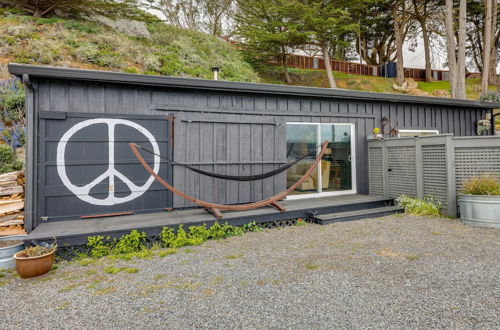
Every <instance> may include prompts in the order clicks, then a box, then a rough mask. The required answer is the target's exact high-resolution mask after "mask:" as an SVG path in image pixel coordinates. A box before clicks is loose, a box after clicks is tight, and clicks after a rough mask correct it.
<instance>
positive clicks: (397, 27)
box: [392, 2, 405, 86]
mask: <svg viewBox="0 0 500 330" xmlns="http://www.w3.org/2000/svg"><path fill="white" fill-rule="evenodd" d="M397 7H399V2H398V4H397V5H396V6H395V7H394V8H393V9H392V20H393V22H394V34H395V36H396V70H397V76H396V83H397V84H398V85H399V86H401V85H402V84H403V83H404V82H405V72H404V62H403V42H404V40H403V31H402V30H403V27H402V26H401V23H402V17H401V15H399V14H398V12H397Z"/></svg>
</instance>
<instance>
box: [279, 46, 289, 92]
mask: <svg viewBox="0 0 500 330" xmlns="http://www.w3.org/2000/svg"><path fill="white" fill-rule="evenodd" d="M281 63H282V64H283V74H284V77H285V84H287V85H291V84H292V79H291V78H290V74H289V73H288V64H287V63H286V50H285V47H282V48H281Z"/></svg>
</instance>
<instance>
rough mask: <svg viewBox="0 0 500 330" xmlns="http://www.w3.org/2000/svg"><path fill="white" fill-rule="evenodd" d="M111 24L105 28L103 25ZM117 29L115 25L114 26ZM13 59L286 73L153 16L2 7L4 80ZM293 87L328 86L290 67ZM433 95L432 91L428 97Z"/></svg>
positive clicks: (441, 91) (161, 71) (277, 80)
mask: <svg viewBox="0 0 500 330" xmlns="http://www.w3.org/2000/svg"><path fill="white" fill-rule="evenodd" d="M104 23H106V24H104ZM110 26H113V27H110ZM9 62H17V63H27V64H38V65H52V66H63V67H73V68H83V69H95V70H109V71H120V72H129V73H143V74H152V75H167V76H179V77H190V78H202V79H212V72H211V68H212V67H213V66H218V67H220V68H221V72H220V74H219V77H220V79H222V80H231V81H245V82H264V83H272V84H283V80H282V76H281V75H282V73H281V68H280V67H278V66H266V65H262V64H261V67H260V68H258V69H256V70H254V69H253V68H252V67H251V66H250V64H248V63H247V62H245V61H244V60H243V57H242V55H241V54H240V53H239V51H238V50H237V49H235V48H234V47H233V46H231V45H230V44H229V43H227V42H225V41H223V40H220V39H217V38H214V37H212V36H210V35H207V34H205V33H200V32H194V31H191V30H186V29H179V28H175V27H172V26H169V25H166V24H164V23H162V22H160V21H158V20H157V19H156V18H155V17H151V21H150V22H148V23H141V22H131V21H124V20H121V21H117V22H114V23H113V24H110V23H109V20H107V21H106V20H103V19H101V20H100V21H99V22H95V21H88V20H83V19H79V20H76V19H63V18H34V17H32V16H24V15H21V14H19V13H17V12H16V11H14V10H8V9H2V8H0V79H2V78H6V77H7V76H8V72H7V69H6V64H7V63H9ZM290 75H291V78H292V81H293V84H294V85H299V86H311V87H328V82H327V79H326V74H325V72H324V71H321V70H303V69H290ZM334 76H335V79H336V81H337V85H338V87H339V88H343V89H350V90H357V91H369V92H378V93H396V94H400V93H401V92H399V91H396V90H394V89H393V88H392V85H393V84H394V83H395V80H394V79H387V78H382V77H371V76H356V75H349V74H344V73H340V72H334ZM479 85H480V81H479V79H467V82H466V89H467V97H468V98H469V99H477V98H478V96H479V92H478V91H479V90H480V86H479ZM448 90H449V82H447V81H437V82H429V83H426V82H419V83H418V90H417V91H416V92H417V94H415V95H429V96H446V94H447V91H448ZM427 93H428V94H427Z"/></svg>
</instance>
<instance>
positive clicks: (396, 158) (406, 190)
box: [387, 147, 417, 198]
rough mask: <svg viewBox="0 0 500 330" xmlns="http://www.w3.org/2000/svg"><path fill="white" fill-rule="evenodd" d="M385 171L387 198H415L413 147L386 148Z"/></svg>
mask: <svg viewBox="0 0 500 330" xmlns="http://www.w3.org/2000/svg"><path fill="white" fill-rule="evenodd" d="M387 170H388V172H387V193H388V196H389V197H392V198H397V197H399V196H401V195H407V196H410V197H416V195H417V188H416V186H417V183H416V169H415V147H388V148H387Z"/></svg>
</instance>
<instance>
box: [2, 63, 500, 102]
mask: <svg viewBox="0 0 500 330" xmlns="http://www.w3.org/2000/svg"><path fill="white" fill-rule="evenodd" d="M8 69H9V72H10V73H11V74H13V75H16V76H18V77H22V75H24V74H26V75H28V76H30V77H34V78H51V79H66V80H82V81H93V82H108V83H117V84H128V85H142V86H155V87H166V88H185V89H198V90H209V91H221V92H236V93H254V94H255V93H257V94H272V95H285V96H295V97H323V98H332V99H350V100H360V101H363V100H366V101H380V102H393V103H413V104H426V105H444V106H451V107H453V106H455V107H468V108H471V107H472V108H485V109H495V108H500V103H489V102H479V101H471V100H458V99H448V98H439V97H427V96H411V95H403V94H389V93H371V92H358V91H351V90H345V89H329V88H316V87H299V86H286V85H273V84H260V83H244V82H232V81H222V80H205V79H189V78H177V77H166V76H153V75H142V74H131V73H121V72H109V71H96V70H82V69H70V68H57V67H50V66H38V65H26V64H14V63H11V64H9V65H8Z"/></svg>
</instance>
